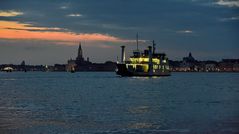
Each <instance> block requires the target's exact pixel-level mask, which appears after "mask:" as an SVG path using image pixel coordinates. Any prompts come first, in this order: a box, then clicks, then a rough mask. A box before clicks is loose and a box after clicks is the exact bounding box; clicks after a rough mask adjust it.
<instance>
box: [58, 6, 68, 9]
mask: <svg viewBox="0 0 239 134" xmlns="http://www.w3.org/2000/svg"><path fill="white" fill-rule="evenodd" d="M68 8H69V7H68V6H61V7H60V9H68Z"/></svg>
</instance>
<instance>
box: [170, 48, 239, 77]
mask: <svg viewBox="0 0 239 134" xmlns="http://www.w3.org/2000/svg"><path fill="white" fill-rule="evenodd" d="M169 65H170V69H171V71H173V72H239V59H222V60H221V61H219V62H217V61H212V60H207V61H198V60H196V59H195V58H194V57H193V56H192V53H191V52H190V53H189V55H188V56H187V57H184V58H183V60H182V61H172V60H170V61H169Z"/></svg>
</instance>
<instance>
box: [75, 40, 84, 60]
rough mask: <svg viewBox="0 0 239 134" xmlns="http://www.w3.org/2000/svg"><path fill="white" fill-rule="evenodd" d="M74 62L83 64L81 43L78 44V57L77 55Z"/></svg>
mask: <svg viewBox="0 0 239 134" xmlns="http://www.w3.org/2000/svg"><path fill="white" fill-rule="evenodd" d="M76 62H77V63H82V62H84V58H83V52H82V48H81V42H80V44H79V48H78V55H77V57H76Z"/></svg>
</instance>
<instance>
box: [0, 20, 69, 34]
mask: <svg viewBox="0 0 239 134" xmlns="http://www.w3.org/2000/svg"><path fill="white" fill-rule="evenodd" d="M0 29H9V30H28V31H60V30H65V29H62V28H58V27H34V26H32V25H31V24H25V23H19V22H17V21H1V20H0Z"/></svg>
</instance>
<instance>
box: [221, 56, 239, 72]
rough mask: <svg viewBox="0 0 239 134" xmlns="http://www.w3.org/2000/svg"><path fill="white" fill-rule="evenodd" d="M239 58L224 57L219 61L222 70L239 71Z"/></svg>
mask: <svg viewBox="0 0 239 134" xmlns="http://www.w3.org/2000/svg"><path fill="white" fill-rule="evenodd" d="M238 64H239V59H222V61H221V62H220V63H219V69H220V71H222V72H236V71H239V68H238V66H239V65H238Z"/></svg>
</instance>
